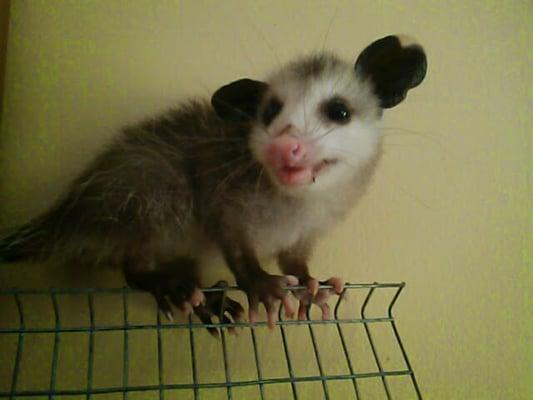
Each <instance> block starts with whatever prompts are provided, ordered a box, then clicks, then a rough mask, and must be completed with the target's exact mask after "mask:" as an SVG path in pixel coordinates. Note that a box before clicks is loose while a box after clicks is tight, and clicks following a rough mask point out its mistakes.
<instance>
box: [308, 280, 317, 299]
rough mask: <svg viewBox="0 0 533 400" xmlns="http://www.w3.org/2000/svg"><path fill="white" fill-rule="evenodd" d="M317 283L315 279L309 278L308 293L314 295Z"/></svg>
mask: <svg viewBox="0 0 533 400" xmlns="http://www.w3.org/2000/svg"><path fill="white" fill-rule="evenodd" d="M319 285H320V283H319V282H318V281H317V280H316V279H310V280H309V281H308V282H307V288H308V289H309V293H311V295H313V296H316V294H317V292H318V286H319Z"/></svg>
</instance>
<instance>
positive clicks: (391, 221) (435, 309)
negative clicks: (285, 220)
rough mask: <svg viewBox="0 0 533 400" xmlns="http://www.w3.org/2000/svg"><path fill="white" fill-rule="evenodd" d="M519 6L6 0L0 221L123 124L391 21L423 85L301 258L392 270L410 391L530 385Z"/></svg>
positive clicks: (9, 272) (34, 208) (525, 29)
mask: <svg viewBox="0 0 533 400" xmlns="http://www.w3.org/2000/svg"><path fill="white" fill-rule="evenodd" d="M531 7H532V6H531V2H529V1H472V0H468V1H425V0H420V1H390V2H389V1H268V2H267V1H259V2H255V1H224V2H222V1H220V2H219V1H170V0H160V1H152V0H121V1H119V0H92V1H79V0H71V1H58V0H26V1H23V0H14V1H12V9H11V25H10V32H9V43H8V55H7V68H6V70H7V72H6V83H5V88H6V92H5V99H4V112H3V115H2V131H1V137H0V140H1V147H0V149H1V164H0V168H1V169H0V204H1V210H0V217H1V219H0V224H1V225H2V226H7V225H13V224H16V223H20V222H22V221H24V220H26V219H27V218H29V217H31V216H33V215H35V214H36V213H38V212H39V211H42V210H44V209H45V208H46V207H47V205H49V204H50V203H51V202H52V201H53V199H54V198H55V197H56V196H57V195H58V193H59V192H60V190H61V189H63V188H64V187H65V185H66V183H67V182H68V180H69V179H70V178H72V177H73V176H74V175H75V174H76V173H77V172H78V171H80V169H81V168H82V167H83V165H84V164H85V163H86V162H87V161H88V160H89V159H90V158H91V157H92V156H93V155H94V154H95V152H97V151H98V149H99V148H100V146H101V145H102V144H103V143H104V142H105V141H106V140H107V139H108V138H109V137H111V136H112V135H113V134H114V133H115V131H116V129H117V128H118V127H119V126H121V125H123V124H125V123H130V122H133V121H135V120H137V119H139V118H142V117H144V116H146V115H149V114H151V113H153V112H156V111H158V110H161V109H164V108H165V107H167V106H168V105H170V104H172V103H173V102H174V101H177V100H180V99H183V98H184V97H186V96H189V95H206V96H207V95H209V93H211V92H212V91H213V90H214V89H216V88H217V87H218V86H219V85H221V84H224V83H226V82H228V81H230V80H232V79H235V78H239V77H242V76H250V77H255V78H260V77H261V76H263V75H264V74H265V73H266V72H268V71H269V70H270V69H272V68H275V67H276V66H277V65H278V63H279V62H284V61H286V60H289V59H290V58H291V57H293V56H295V55H297V54H300V53H302V52H307V51H312V50H315V49H318V48H321V47H322V46H325V47H326V48H329V49H332V50H335V51H336V52H338V53H339V54H341V55H342V56H344V57H347V58H348V59H352V60H353V59H355V56H356V55H357V53H358V52H359V51H360V50H361V49H362V48H363V47H364V46H365V45H366V44H368V43H369V42H370V41H372V40H374V39H376V38H378V37H381V36H383V35H386V34H389V33H408V34H410V35H412V36H414V37H416V38H417V39H418V40H419V41H420V42H421V43H422V44H423V45H424V46H425V48H426V50H427V54H428V59H429V69H428V74H427V78H426V81H425V82H424V83H423V84H422V85H421V87H420V88H418V89H416V90H414V91H412V92H411V93H410V95H409V97H408V99H407V101H406V102H405V103H404V104H402V105H400V106H399V107H398V108H397V109H393V110H391V111H388V112H387V114H386V117H385V124H384V125H385V127H386V131H385V132H386V134H387V136H386V140H385V143H386V146H385V149H386V156H385V158H384V160H383V163H382V165H381V168H380V169H379V173H378V174H377V176H376V179H375V181H374V183H373V185H372V187H371V189H370V191H369V193H368V195H367V196H366V197H365V198H364V200H363V201H362V202H361V203H360V205H359V206H358V208H357V209H356V210H355V211H354V212H353V213H352V214H351V216H350V218H349V219H348V220H347V221H346V222H345V223H344V224H342V225H341V226H339V227H338V229H336V230H335V231H334V232H332V233H331V235H330V236H329V237H327V238H326V239H325V240H324V241H323V242H322V243H321V244H320V247H319V249H318V250H317V252H316V255H315V257H314V259H313V261H312V268H313V270H314V271H315V274H316V275H318V276H319V277H327V276H329V275H330V274H336V275H342V276H344V277H346V278H347V279H348V280H349V281H353V282H355V281H406V282H407V284H408V287H407V289H406V291H405V293H404V295H403V297H402V299H401V301H400V302H399V304H398V310H397V316H398V319H399V324H400V329H401V332H402V334H403V337H404V340H405V344H406V347H407V350H408V352H409V354H410V356H411V361H412V364H413V367H414V368H415V371H416V372H417V374H418V378H419V381H420V384H421V386H422V389H423V391H424V393H425V394H426V396H427V398H430V399H526V398H533V390H532V389H531V382H532V381H531V377H532V376H533V371H532V368H531V365H532V363H533V360H532V350H531V348H532V345H531V328H532V326H531V322H530V321H531V318H532V313H531V311H532V309H531V297H530V293H531V289H532V288H531V283H532V280H531V276H532V274H531V272H530V271H529V269H530V268H531V249H532V240H531V239H532V235H531V232H532V223H531V222H532V218H531V199H532V192H531V185H532V182H531V175H530V174H531V169H530V167H531V165H532V162H531V160H532V158H533V157H532V148H531V135H532V130H531V124H532V121H531V110H532V109H533V108H532V102H531V96H532V90H533V88H532V86H531V85H532V79H531V51H532V47H531V46H532V42H531V38H532V28H531V26H533V18H532V14H531ZM528 170H529V171H528ZM528 208H529V209H528ZM47 276H48V278H46V279H45V278H44V275H43V274H40V273H39V272H36V271H35V270H34V269H31V268H28V267H20V268H18V267H17V268H15V267H1V268H0V279H2V280H3V281H2V285H11V284H26V285H32V286H33V285H42V286H48V285H56V286H57V285H58V282H61V278H59V277H57V278H50V277H49V275H47ZM528 376H529V378H528Z"/></svg>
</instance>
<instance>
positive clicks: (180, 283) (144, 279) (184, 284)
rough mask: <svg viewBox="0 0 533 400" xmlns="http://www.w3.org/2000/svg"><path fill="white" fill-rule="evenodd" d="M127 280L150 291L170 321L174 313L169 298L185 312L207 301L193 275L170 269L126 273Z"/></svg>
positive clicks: (130, 283)
mask: <svg viewBox="0 0 533 400" xmlns="http://www.w3.org/2000/svg"><path fill="white" fill-rule="evenodd" d="M125 278H126V282H127V283H128V285H130V286H131V287H134V288H138V289H141V290H144V291H147V292H150V293H151V294H152V296H153V297H154V299H155V301H156V302H157V307H158V309H159V310H160V311H161V312H162V313H163V314H164V315H165V316H166V317H167V319H168V320H169V321H173V320H174V313H173V312H172V308H171V306H170V304H169V302H168V300H167V298H168V299H169V300H170V302H172V303H173V304H174V305H175V306H176V307H178V308H179V309H180V310H181V311H183V312H184V313H185V314H190V313H191V312H192V310H193V309H194V307H197V306H199V305H200V304H201V303H203V302H204V301H205V297H204V294H203V293H202V291H201V290H200V289H199V288H198V286H197V285H196V282H195V280H194V279H192V278H191V277H185V276H180V275H177V274H175V273H173V272H170V271H150V272H143V273H136V274H132V273H128V272H126V273H125Z"/></svg>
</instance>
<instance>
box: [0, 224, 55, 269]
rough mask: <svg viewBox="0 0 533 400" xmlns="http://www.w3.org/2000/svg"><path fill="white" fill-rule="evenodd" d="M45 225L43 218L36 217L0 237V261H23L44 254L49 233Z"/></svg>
mask: <svg viewBox="0 0 533 400" xmlns="http://www.w3.org/2000/svg"><path fill="white" fill-rule="evenodd" d="M46 225H47V224H46V223H45V221H43V219H41V218H38V219H36V220H34V221H31V222H29V223H27V224H24V225H22V226H21V227H19V228H18V229H16V230H15V231H14V232H13V233H11V234H9V235H7V236H6V237H4V238H1V239H0V263H9V262H17V261H24V260H28V259H34V258H40V257H42V256H44V255H45V253H46V252H45V248H46V247H47V242H48V238H49V234H50V233H49V232H48V229H46Z"/></svg>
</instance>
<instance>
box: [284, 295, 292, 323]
mask: <svg viewBox="0 0 533 400" xmlns="http://www.w3.org/2000/svg"><path fill="white" fill-rule="evenodd" d="M283 308H284V309H285V316H286V317H287V318H292V316H293V315H294V307H293V304H292V301H291V299H290V298H289V296H285V297H284V298H283Z"/></svg>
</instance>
